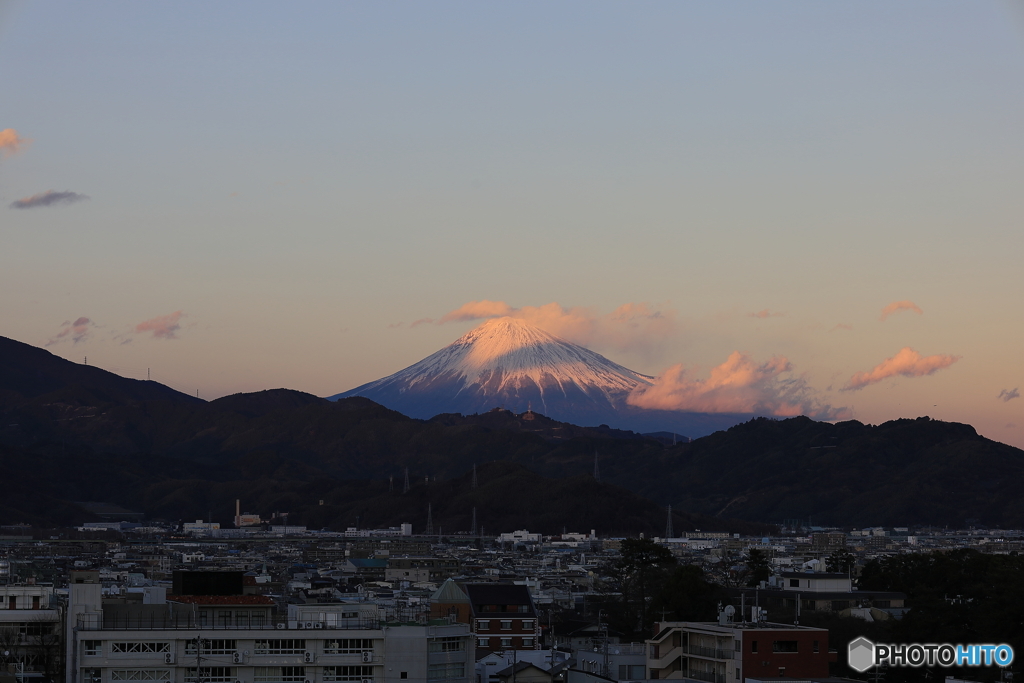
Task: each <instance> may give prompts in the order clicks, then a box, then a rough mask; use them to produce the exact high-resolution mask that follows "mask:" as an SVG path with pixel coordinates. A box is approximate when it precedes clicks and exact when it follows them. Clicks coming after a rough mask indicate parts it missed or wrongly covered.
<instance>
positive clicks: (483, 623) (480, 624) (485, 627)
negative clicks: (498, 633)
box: [476, 619, 491, 631]
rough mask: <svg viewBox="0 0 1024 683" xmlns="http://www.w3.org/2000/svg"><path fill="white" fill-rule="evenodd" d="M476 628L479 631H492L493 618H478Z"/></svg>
mask: <svg viewBox="0 0 1024 683" xmlns="http://www.w3.org/2000/svg"><path fill="white" fill-rule="evenodd" d="M476 630H477V631H490V630H491V620H490V619H477V620H476Z"/></svg>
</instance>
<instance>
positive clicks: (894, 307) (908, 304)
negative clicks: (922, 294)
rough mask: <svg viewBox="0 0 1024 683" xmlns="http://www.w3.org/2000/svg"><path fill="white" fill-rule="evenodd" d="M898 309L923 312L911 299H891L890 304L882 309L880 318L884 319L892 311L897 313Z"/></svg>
mask: <svg viewBox="0 0 1024 683" xmlns="http://www.w3.org/2000/svg"><path fill="white" fill-rule="evenodd" d="M900 311H913V312H914V313H917V314H918V315H921V314H922V313H924V311H922V310H921V307H920V306H918V305H917V304H915V303H914V302H913V301H893V302H892V303H891V304H889V305H888V306H886V307H885V308H883V309H882V317H881V320H885V319H886V318H888V317H889V316H890V315H892V314H893V313H899V312H900Z"/></svg>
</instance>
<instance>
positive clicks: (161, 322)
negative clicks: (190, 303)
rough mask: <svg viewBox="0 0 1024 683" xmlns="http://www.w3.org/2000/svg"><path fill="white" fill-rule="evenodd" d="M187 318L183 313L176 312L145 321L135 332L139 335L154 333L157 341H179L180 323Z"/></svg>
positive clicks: (136, 327) (137, 326)
mask: <svg viewBox="0 0 1024 683" xmlns="http://www.w3.org/2000/svg"><path fill="white" fill-rule="evenodd" d="M184 316H185V314H184V313H182V312H181V311H175V312H174V313H169V314H167V315H158V316H157V317H155V318H150V319H149V320H144V321H142V322H141V323H139V324H138V325H136V326H135V331H136V332H138V333H139V334H142V333H143V332H152V333H153V337H154V338H155V339H177V338H178V335H177V332H178V330H180V329H181V325H180V324H178V321H179V320H181V319H182V318H183V317H184Z"/></svg>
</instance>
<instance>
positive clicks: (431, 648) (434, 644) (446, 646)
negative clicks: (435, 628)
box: [427, 637, 465, 652]
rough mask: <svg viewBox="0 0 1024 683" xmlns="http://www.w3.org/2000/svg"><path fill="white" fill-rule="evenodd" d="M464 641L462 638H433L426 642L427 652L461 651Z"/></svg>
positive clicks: (463, 647)
mask: <svg viewBox="0 0 1024 683" xmlns="http://www.w3.org/2000/svg"><path fill="white" fill-rule="evenodd" d="M463 649H465V641H463V640H462V638H459V637H454V638H435V639H434V640H432V641H430V642H429V643H427V652H462V651H463Z"/></svg>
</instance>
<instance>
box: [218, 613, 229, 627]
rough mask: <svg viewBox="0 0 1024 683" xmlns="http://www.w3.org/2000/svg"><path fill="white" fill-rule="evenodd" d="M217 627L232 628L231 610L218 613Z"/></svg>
mask: <svg viewBox="0 0 1024 683" xmlns="http://www.w3.org/2000/svg"><path fill="white" fill-rule="evenodd" d="M217 625H218V626H220V627H221V628H227V627H228V626H231V610H218V611H217Z"/></svg>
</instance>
